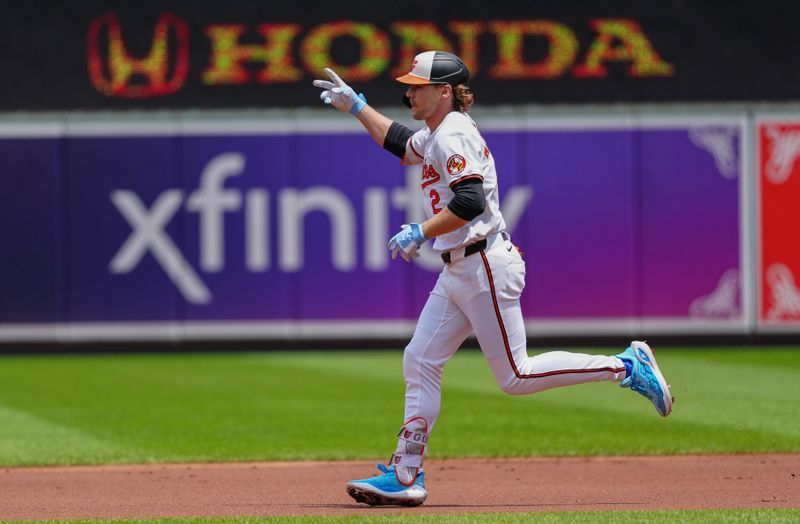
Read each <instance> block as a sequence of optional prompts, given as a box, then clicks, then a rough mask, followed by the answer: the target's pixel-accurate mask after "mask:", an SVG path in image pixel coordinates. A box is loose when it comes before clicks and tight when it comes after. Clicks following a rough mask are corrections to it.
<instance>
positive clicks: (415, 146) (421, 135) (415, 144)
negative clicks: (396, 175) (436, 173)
mask: <svg viewBox="0 0 800 524" xmlns="http://www.w3.org/2000/svg"><path fill="white" fill-rule="evenodd" d="M425 134H426V133H425V129H420V130H419V131H417V132H416V133H414V134H413V135H411V137H410V138H409V139H408V142H407V143H406V154H405V156H404V157H403V162H402V164H403V165H405V166H413V165H416V164H421V163H422V161H423V160H425V148H424V145H425V144H424V141H425Z"/></svg>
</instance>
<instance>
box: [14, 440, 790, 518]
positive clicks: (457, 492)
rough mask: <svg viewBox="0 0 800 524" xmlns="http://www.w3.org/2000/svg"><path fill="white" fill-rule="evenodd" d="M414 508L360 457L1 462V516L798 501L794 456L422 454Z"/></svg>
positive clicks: (780, 503) (411, 510)
mask: <svg viewBox="0 0 800 524" xmlns="http://www.w3.org/2000/svg"><path fill="white" fill-rule="evenodd" d="M426 470H427V476H428V478H427V479H426V483H427V485H428V491H429V492H430V496H429V497H428V501H427V502H426V503H425V505H424V506H422V507H419V508H394V507H375V508H370V507H369V506H365V505H362V504H356V503H355V502H354V501H353V500H352V499H350V497H349V496H348V495H347V494H346V493H345V489H344V486H345V482H346V481H347V480H349V479H353V478H364V477H367V476H371V475H372V474H373V472H375V471H376V470H375V469H374V464H373V463H371V462H363V461H359V462H272V463H235V464H174V465H134V466H101V467H57V468H9V469H4V470H0V519H69V518H134V517H137V518H143V517H197V516H245V515H377V514H383V513H396V512H409V513H415V512H416V513H419V512H425V513H461V512H499V511H513V512H527V511H573V510H579V511H611V510H653V509H701V508H800V454H785V455H711V456H708V455H702V456H701V455H679V456H669V457H663V456H662V457H580V458H530V459H465V460H429V461H428V463H427V467H426Z"/></svg>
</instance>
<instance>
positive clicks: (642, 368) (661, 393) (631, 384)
mask: <svg viewBox="0 0 800 524" xmlns="http://www.w3.org/2000/svg"><path fill="white" fill-rule="evenodd" d="M617 358H619V359H621V360H627V361H628V362H630V364H631V374H630V375H629V376H628V377H627V378H626V379H625V380H623V381H622V382H620V384H619V385H620V386H621V387H623V388H631V389H632V390H634V391H635V392H637V393H639V394H640V395H642V396H645V397H647V398H648V399H650V402H652V403H653V406H655V408H656V411H658V414H659V415H661V416H662V417H666V416H667V415H669V414H670V412H671V411H672V403H673V401H674V400H675V399H674V398H672V394H671V393H670V391H669V384H667V381H666V380H665V379H664V375H662V374H661V371H660V370H659V369H658V364H656V357H655V356H653V350H651V349H650V346H648V345H647V344H646V343H644V342H640V341H638V340H634V341H633V342H631V347H629V348H628V349H626V350H625V351H623V352H622V353H621V354H619V355H617Z"/></svg>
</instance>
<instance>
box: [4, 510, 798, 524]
mask: <svg viewBox="0 0 800 524" xmlns="http://www.w3.org/2000/svg"><path fill="white" fill-rule="evenodd" d="M371 511H376V512H377V511H380V510H371ZM798 520H800V509H714V510H678V511H626V512H621V511H609V512H572V511H569V512H559V513H544V512H542V513H538V512H537V513H458V514H443V513H425V514H423V513H417V512H415V511H413V510H410V511H407V512H403V513H394V514H391V515H374V516H373V515H369V516H361V515H351V516H345V517H319V516H306V517H237V518H217V519H210V518H191V519H137V520H70V521H25V522H27V523H29V524H30V523H31V522H69V523H86V524H97V523H101V522H113V523H116V524H157V523H164V524H209V523H216V522H219V523H224V524H270V523H274V522H288V523H295V524H349V523H364V524H390V523H395V522H397V523H408V522H415V523H416V522H420V523H423V524H424V523H437V524H438V523H441V524H461V523H476V524H483V523H486V524H512V523H517V522H519V523H523V522H525V523H529V522H530V523H534V524H562V523H564V524H567V523H568V524H582V523H601V524H630V523H640V522H647V523H648V524H653V523H655V524H658V523H661V522H664V523H673V522H680V523H683V524H695V523H707V522H708V523H717V522H720V523H735V524H745V523H762V522H763V523H770V524H784V523H786V524H789V523H792V524H793V523H795V522H798ZM19 522H22V521H19Z"/></svg>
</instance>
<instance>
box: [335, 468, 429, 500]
mask: <svg viewBox="0 0 800 524" xmlns="http://www.w3.org/2000/svg"><path fill="white" fill-rule="evenodd" d="M378 469H379V470H381V473H382V475H378V476H376V477H372V478H369V479H362V480H351V481H350V482H348V483H347V493H348V495H350V496H351V497H353V498H354V499H356V502H361V503H363V504H369V505H370V506H419V505H420V504H422V503H423V502H425V499H426V498H428V491H427V490H426V489H425V482H424V479H423V478H424V476H425V473H424V472H422V471H420V472H419V474H418V475H417V477H416V478H415V479H414V482H412V483H411V485H410V486H405V485H403V484H401V483H400V482H399V481H398V480H397V475H396V474H395V472H394V466H392V467H390V468H388V467H386V466H384V465H383V464H378Z"/></svg>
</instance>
